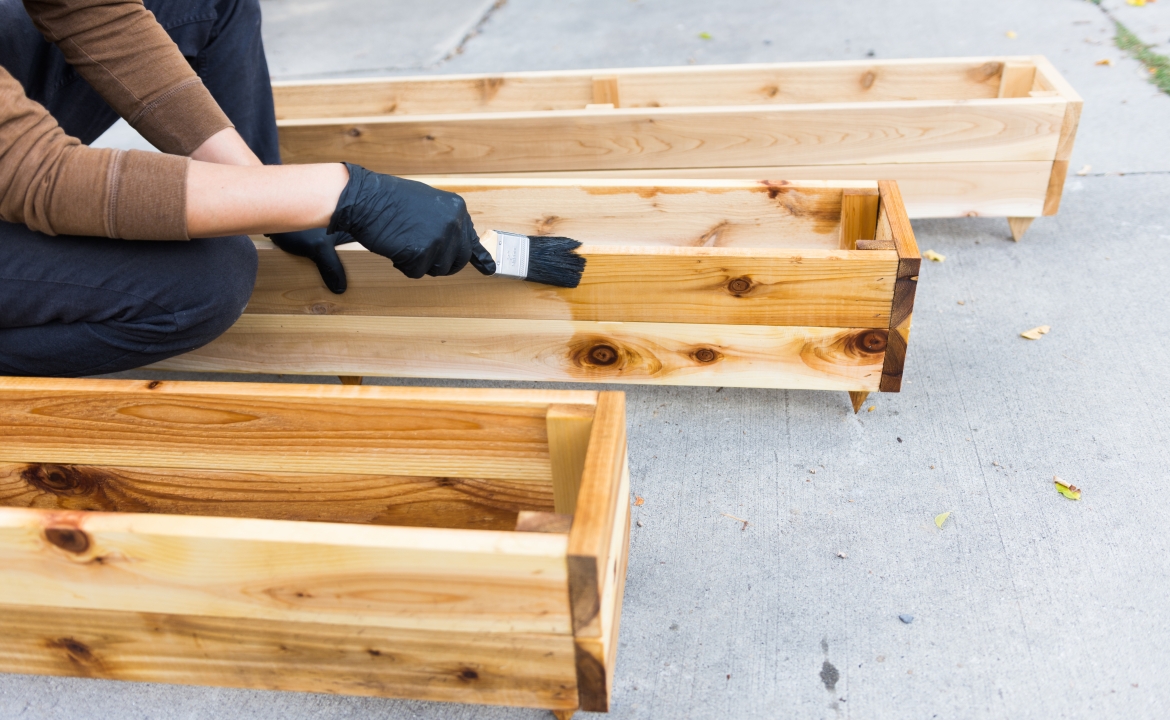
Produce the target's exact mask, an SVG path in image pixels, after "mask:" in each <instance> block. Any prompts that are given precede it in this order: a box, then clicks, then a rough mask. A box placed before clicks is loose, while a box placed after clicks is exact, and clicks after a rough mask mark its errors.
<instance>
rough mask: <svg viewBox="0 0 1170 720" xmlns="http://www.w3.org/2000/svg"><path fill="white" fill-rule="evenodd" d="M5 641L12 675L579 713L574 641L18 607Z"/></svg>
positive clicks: (2, 623) (1, 646)
mask: <svg viewBox="0 0 1170 720" xmlns="http://www.w3.org/2000/svg"><path fill="white" fill-rule="evenodd" d="M0 638H3V640H2V641H0V671H2V672H10V673H36V674H39V675H62V676H78V677H90V678H104V679H108V680H138V681H148V682H164V683H181V684H187V685H213V686H221V687H238V688H255V689H264V690H294V691H301V692H320V693H329V694H345V695H368V696H376V697H397V698H413V699H420V700H439V701H453V702H475V703H487V704H496V705H515V706H528V707H540V708H574V707H576V706H577V691H576V682H577V680H576V672H575V668H574V646H573V639H572V637H571V636H568V635H545V634H518V633H517V634H508V633H504V634H501V633H479V632H470V633H464V632H455V631H452V630H447V629H445V630H442V631H434V630H422V631H420V630H406V629H399V628H383V627H377V626H371V625H366V624H360V625H336V624H318V623H304V622H298V623H287V622H282V621H273V620H257V619H253V618H217V617H197V616H189V615H187V616H185V615H179V614H161V613H157V612H155V613H145V612H117V611H108V610H73V609H65V608H51V607H30V606H20V605H6V606H4V608H3V612H0Z"/></svg>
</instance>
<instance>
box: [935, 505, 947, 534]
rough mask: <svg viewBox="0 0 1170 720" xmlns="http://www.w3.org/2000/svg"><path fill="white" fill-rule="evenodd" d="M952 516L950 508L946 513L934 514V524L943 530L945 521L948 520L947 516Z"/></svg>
mask: <svg viewBox="0 0 1170 720" xmlns="http://www.w3.org/2000/svg"><path fill="white" fill-rule="evenodd" d="M950 516H951V511H950V510H947V511H946V512H945V513H942V514H941V515H935V516H934V524H935V525H937V526H938V529H939V530H942V526H943V523H945V522H946V521H947V518H949V517H950Z"/></svg>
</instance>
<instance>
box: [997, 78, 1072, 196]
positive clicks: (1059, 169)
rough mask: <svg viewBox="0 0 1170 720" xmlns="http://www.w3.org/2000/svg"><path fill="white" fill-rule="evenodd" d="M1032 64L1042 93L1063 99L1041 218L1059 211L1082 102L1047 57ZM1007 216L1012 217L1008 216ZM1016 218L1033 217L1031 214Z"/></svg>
mask: <svg viewBox="0 0 1170 720" xmlns="http://www.w3.org/2000/svg"><path fill="white" fill-rule="evenodd" d="M1032 62H1033V63H1034V64H1035V65H1036V83H1037V85H1039V86H1040V87H1042V88H1044V89H1046V90H1052V91H1054V92H1056V93H1058V94H1059V95H1060V97H1061V98H1063V99H1064V101H1065V103H1066V105H1065V111H1064V123H1063V124H1062V125H1061V129H1060V142H1059V143H1058V144H1057V146H1056V162H1054V163H1053V164H1052V172H1051V174H1050V176H1049V178H1048V192H1047V195H1046V197H1045V200H1044V211H1043V214H1044V215H1055V214H1056V213H1057V211H1059V210H1060V199H1061V196H1062V195H1063V194H1064V182H1065V180H1066V179H1067V177H1068V169H1069V168H1068V164H1069V159H1070V158H1071V157H1072V151H1073V143H1074V142H1075V141H1076V137H1077V127H1078V126H1079V124H1080V120H1081V108H1082V106H1083V105H1084V101H1083V100H1082V99H1081V96H1080V95H1079V94H1077V91H1076V90H1074V89H1073V87H1072V85H1070V84H1069V82H1068V81H1067V80H1065V79H1064V77H1063V76H1062V75H1061V74H1060V73H1059V72H1057V71H1056V68H1055V67H1053V65H1052V63H1051V62H1049V60H1048V58H1046V57H1044V56H1042V55H1037V56H1035V57H1033V58H1032ZM1008 215H1009V216H1011V215H1012V214H1011V213H1009V214H1008ZM1020 215H1022V216H1025V217H1035V215H1034V214H1024V213H1020Z"/></svg>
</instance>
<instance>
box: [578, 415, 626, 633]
mask: <svg viewBox="0 0 1170 720" xmlns="http://www.w3.org/2000/svg"><path fill="white" fill-rule="evenodd" d="M625 467H626V396H625V394H624V393H615V392H604V393H601V395H600V396H599V397H598V399H597V414H596V415H595V416H594V420H593V434H592V436H591V437H590V439H589V454H588V455H587V456H586V459H585V472H584V474H583V476H582V479H581V491H580V494H579V496H578V501H577V514H576V515H575V516H574V518H573V529H572V530H571V531H570V532H569V546H568V566H569V601H570V605H571V606H572V616H573V635H574V636H575V637H578V638H600V637H602V630H603V626H602V610H603V602H602V601H603V591H604V590H605V586H606V581H607V576H608V573H607V570H608V569H609V559H610V557H611V551H612V550H613V536H614V523H615V516H616V512H617V511H616V509H617V507H618V505H619V504H620V503H625V502H626V498H624V497H621V488H622V478H623V473H624V469H625Z"/></svg>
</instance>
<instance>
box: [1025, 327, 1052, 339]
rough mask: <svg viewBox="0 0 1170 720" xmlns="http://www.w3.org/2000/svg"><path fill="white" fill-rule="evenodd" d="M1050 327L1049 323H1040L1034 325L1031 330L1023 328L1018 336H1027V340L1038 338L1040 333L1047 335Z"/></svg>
mask: <svg viewBox="0 0 1170 720" xmlns="http://www.w3.org/2000/svg"><path fill="white" fill-rule="evenodd" d="M1051 329H1052V326H1051V325H1041V326H1039V327H1034V328H1032V329H1031V330H1025V331H1024V332H1022V333H1020V337H1022V338H1028V339H1029V340H1039V339H1040V336H1041V335H1047V334H1048V331H1049V330H1051Z"/></svg>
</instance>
